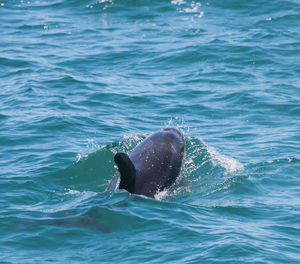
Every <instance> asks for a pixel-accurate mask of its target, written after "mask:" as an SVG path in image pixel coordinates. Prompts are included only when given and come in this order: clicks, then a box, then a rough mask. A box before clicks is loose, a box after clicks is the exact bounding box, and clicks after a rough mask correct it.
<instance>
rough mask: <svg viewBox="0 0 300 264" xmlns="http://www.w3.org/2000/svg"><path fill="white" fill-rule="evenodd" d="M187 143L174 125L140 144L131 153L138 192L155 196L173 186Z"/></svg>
mask: <svg viewBox="0 0 300 264" xmlns="http://www.w3.org/2000/svg"><path fill="white" fill-rule="evenodd" d="M184 145H185V144H184V138H183V135H182V133H181V132H180V131H179V130H177V129H173V128H172V129H165V130H163V131H161V132H157V133H155V134H153V135H151V136H150V137H149V138H147V139H146V140H145V141H143V142H142V143H141V144H139V145H138V146H137V147H136V148H135V149H134V150H133V152H132V153H131V154H130V156H129V157H130V160H131V161H132V163H133V164H134V166H135V168H136V178H135V193H136V194H143V195H146V196H150V197H154V195H155V194H156V193H157V192H158V191H161V190H162V189H164V188H168V187H169V186H170V185H172V184H173V183H174V182H175V180H176V178H177V176H178V174H179V172H180V167H181V163H182V158H183V154H184Z"/></svg>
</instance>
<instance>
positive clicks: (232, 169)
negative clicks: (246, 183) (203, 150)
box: [207, 147, 244, 175]
mask: <svg viewBox="0 0 300 264" xmlns="http://www.w3.org/2000/svg"><path fill="white" fill-rule="evenodd" d="M207 151H208V153H209V154H210V156H211V158H212V159H211V161H212V163H213V164H214V165H220V166H221V167H223V168H224V169H225V172H224V175H227V174H236V173H239V172H242V171H243V170H244V166H243V164H241V163H240V162H239V161H238V160H236V159H234V158H231V157H227V156H225V155H222V154H220V153H219V152H218V151H217V150H215V149H214V148H213V147H207Z"/></svg>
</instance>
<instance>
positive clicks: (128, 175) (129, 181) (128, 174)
mask: <svg viewBox="0 0 300 264" xmlns="http://www.w3.org/2000/svg"><path fill="white" fill-rule="evenodd" d="M114 160H115V163H116V164H117V166H118V169H119V172H120V179H121V181H120V184H119V189H125V190H126V191H128V192H130V193H134V185H135V175H136V169H135V167H134V165H133V163H132V161H131V160H130V158H129V157H128V155H127V154H125V153H122V152H118V153H117V154H116V155H115V157H114Z"/></svg>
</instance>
